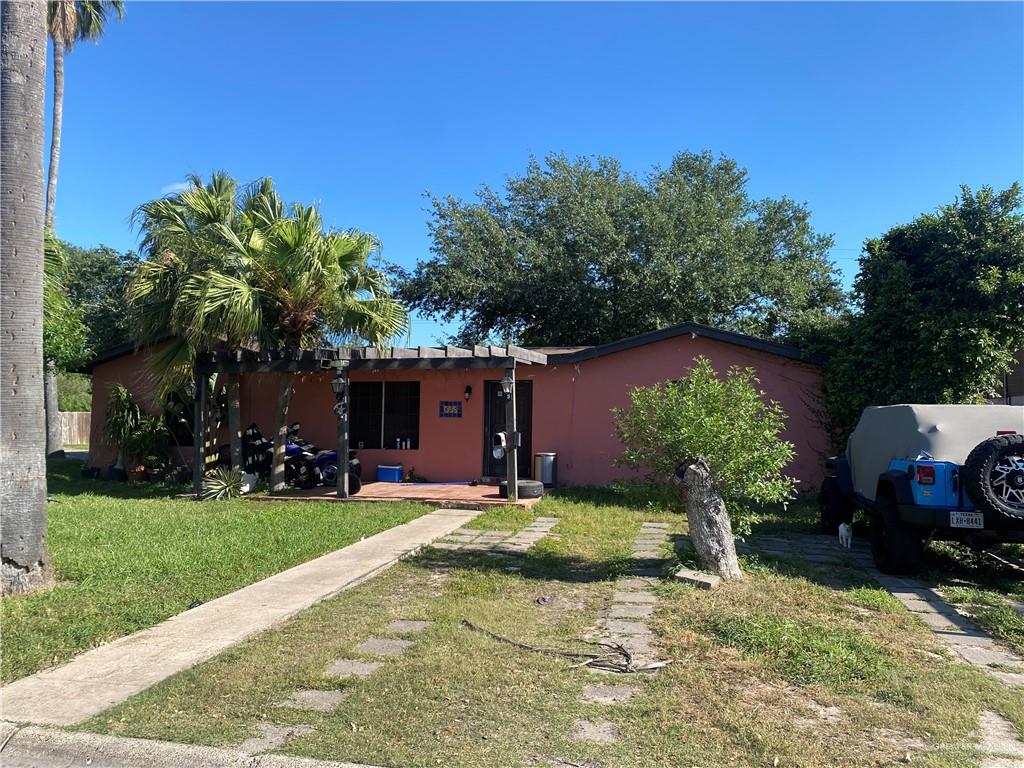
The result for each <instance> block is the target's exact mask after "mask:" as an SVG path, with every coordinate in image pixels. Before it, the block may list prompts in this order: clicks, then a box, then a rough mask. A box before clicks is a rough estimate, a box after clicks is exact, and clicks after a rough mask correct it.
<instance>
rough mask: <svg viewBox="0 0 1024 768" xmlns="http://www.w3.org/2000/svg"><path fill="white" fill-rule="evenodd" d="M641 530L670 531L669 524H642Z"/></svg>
mask: <svg viewBox="0 0 1024 768" xmlns="http://www.w3.org/2000/svg"><path fill="white" fill-rule="evenodd" d="M640 527H641V528H655V529H657V530H660V531H667V530H668V529H669V524H668V523H640Z"/></svg>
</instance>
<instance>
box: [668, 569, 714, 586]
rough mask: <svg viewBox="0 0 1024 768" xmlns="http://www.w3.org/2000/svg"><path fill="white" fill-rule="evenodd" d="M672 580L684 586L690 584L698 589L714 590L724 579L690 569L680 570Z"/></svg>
mask: <svg viewBox="0 0 1024 768" xmlns="http://www.w3.org/2000/svg"><path fill="white" fill-rule="evenodd" d="M672 578H674V579H675V580H676V581H681V582H683V583H684V584H690V585H691V586H694V587H697V588H698V589H714V588H715V587H717V586H718V585H719V584H721V583H722V578H721V577H720V576H718V575H716V574H714V573H703V572H702V571H694V570H691V569H689V568H680V569H679V570H678V571H676V572H675V573H674V574H673V576H672Z"/></svg>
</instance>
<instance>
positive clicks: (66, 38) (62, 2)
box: [46, 0, 124, 229]
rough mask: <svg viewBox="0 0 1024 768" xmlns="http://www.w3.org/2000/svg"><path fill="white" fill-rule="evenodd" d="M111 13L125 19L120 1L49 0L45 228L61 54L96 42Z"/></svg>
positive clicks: (52, 189)
mask: <svg viewBox="0 0 1024 768" xmlns="http://www.w3.org/2000/svg"><path fill="white" fill-rule="evenodd" d="M111 14H113V15H115V16H117V19H118V21H120V20H121V19H123V18H124V3H123V2H122V0H49V2H48V3H47V14H46V16H47V19H46V21H47V28H48V31H49V33H50V39H51V40H52V41H53V119H52V121H51V122H52V126H51V129H50V171H49V176H48V177H47V180H46V226H47V228H50V229H52V228H53V210H54V206H55V204H56V202H57V170H58V168H59V166H60V140H61V128H62V126H63V123H64V54H65V53H66V52H68V51H70V50H71V49H72V48H74V46H75V43H77V42H78V41H79V40H97V39H99V38H100V36H101V35H102V34H103V27H104V26H105V25H106V23H107V19H108V18H109V17H110V15H111Z"/></svg>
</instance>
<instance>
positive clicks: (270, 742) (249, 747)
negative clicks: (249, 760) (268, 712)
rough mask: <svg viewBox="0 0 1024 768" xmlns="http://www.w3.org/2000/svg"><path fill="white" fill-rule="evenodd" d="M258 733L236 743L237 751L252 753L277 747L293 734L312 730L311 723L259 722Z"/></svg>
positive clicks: (282, 744) (298, 734)
mask: <svg viewBox="0 0 1024 768" xmlns="http://www.w3.org/2000/svg"><path fill="white" fill-rule="evenodd" d="M259 729H260V735H259V736H253V737H252V738H249V739H246V740H245V741H243V742H242V743H241V744H239V745H238V751H239V752H245V753H246V754H249V755H254V754H256V753H257V752H266V751H267V750H271V749H278V748H280V747H283V746H284V743H285V742H286V741H288V739H290V738H291V737H293V736H301V735H303V734H306V733H312V732H313V726H311V725H277V724H275V723H259Z"/></svg>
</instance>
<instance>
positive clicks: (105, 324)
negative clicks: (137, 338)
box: [64, 243, 139, 353]
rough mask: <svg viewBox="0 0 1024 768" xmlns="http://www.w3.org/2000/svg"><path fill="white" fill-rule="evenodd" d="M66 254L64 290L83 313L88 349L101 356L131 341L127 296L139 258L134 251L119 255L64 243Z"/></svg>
mask: <svg viewBox="0 0 1024 768" xmlns="http://www.w3.org/2000/svg"><path fill="white" fill-rule="evenodd" d="M64 252H65V254H66V259H67V272H66V274H65V277H64V289H65V290H66V291H67V296H68V299H69V301H70V302H71V303H72V304H74V305H75V306H77V307H80V308H81V310H82V319H83V321H84V322H85V324H86V326H87V327H88V329H89V340H88V346H89V348H90V349H92V350H93V351H94V352H96V353H100V352H105V351H107V350H108V349H111V348H112V347H116V346H118V345H121V344H125V343H127V342H129V341H131V340H132V332H131V324H130V322H129V319H128V313H127V312H125V304H124V294H125V290H126V289H127V288H128V283H129V282H130V281H131V278H132V275H133V274H135V269H136V267H137V266H138V264H139V257H138V256H137V255H136V254H135V253H134V252H133V251H124V252H122V251H117V250H115V249H113V248H110V247H108V246H105V245H101V246H98V247H96V248H82V247H79V246H76V245H71V244H70V243H64Z"/></svg>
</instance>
